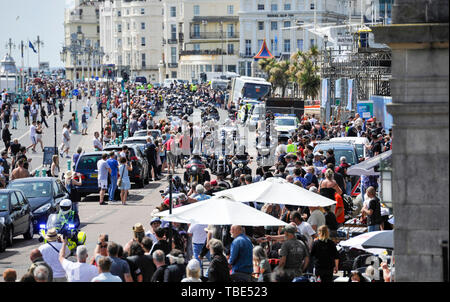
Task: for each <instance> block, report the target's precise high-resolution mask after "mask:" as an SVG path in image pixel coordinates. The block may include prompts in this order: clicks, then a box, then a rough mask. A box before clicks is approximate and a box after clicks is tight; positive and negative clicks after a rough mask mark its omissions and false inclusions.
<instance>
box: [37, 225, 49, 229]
mask: <svg viewBox="0 0 450 302" xmlns="http://www.w3.org/2000/svg"><path fill="white" fill-rule="evenodd" d="M46 227H47V226H46V225H45V224H40V225H39V229H41V230H45V228H46Z"/></svg>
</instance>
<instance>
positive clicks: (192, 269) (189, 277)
mask: <svg viewBox="0 0 450 302" xmlns="http://www.w3.org/2000/svg"><path fill="white" fill-rule="evenodd" d="M200 276H201V268H200V263H199V262H198V260H197V259H191V260H189V262H188V264H187V266H186V278H184V279H183V280H181V282H202V280H201V279H200Z"/></svg>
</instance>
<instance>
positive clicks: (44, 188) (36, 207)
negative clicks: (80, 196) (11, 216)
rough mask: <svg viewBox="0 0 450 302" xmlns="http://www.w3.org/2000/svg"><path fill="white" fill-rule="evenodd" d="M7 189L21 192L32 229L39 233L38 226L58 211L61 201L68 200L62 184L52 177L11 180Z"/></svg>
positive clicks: (67, 194)
mask: <svg viewBox="0 0 450 302" xmlns="http://www.w3.org/2000/svg"><path fill="white" fill-rule="evenodd" d="M7 188H8V189H15V190H21V191H22V192H23V194H24V195H25V197H26V198H27V199H28V201H29V202H30V206H31V211H32V212H33V229H34V232H35V233H38V232H39V225H40V224H45V223H46V222H47V218H48V216H49V215H50V214H52V213H57V212H58V211H59V203H60V202H61V200H63V199H66V198H69V192H67V190H66V188H65V187H64V184H63V183H62V182H61V181H60V180H59V179H57V178H54V177H27V178H20V179H16V180H12V181H10V182H9V184H8V186H7Z"/></svg>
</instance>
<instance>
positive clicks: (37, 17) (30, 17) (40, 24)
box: [0, 0, 74, 68]
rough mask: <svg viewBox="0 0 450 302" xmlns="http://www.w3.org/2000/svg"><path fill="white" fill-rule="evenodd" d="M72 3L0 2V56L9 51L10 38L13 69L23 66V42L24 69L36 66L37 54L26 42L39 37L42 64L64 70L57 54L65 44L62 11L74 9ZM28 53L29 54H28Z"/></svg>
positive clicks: (38, 0) (57, 0)
mask: <svg viewBox="0 0 450 302" xmlns="http://www.w3.org/2000/svg"><path fill="white" fill-rule="evenodd" d="M73 5H74V4H73V0H0V57H1V59H3V57H4V56H5V55H6V53H7V52H9V48H7V47H6V44H7V43H8V41H9V38H11V39H12V42H13V43H14V44H15V45H16V47H15V49H14V48H13V49H12V57H13V58H14V60H15V61H16V66H17V67H18V68H20V67H21V66H22V59H21V53H20V41H21V40H23V41H24V45H25V46H26V47H24V55H23V61H24V66H25V67H28V66H31V67H32V68H37V67H38V55H37V53H34V52H33V51H32V50H31V49H29V48H28V40H30V41H31V42H32V43H33V44H34V48H35V49H36V51H37V45H36V44H35V43H34V42H35V41H36V40H37V36H38V35H39V38H40V40H42V41H43V42H44V45H43V46H41V56H40V57H41V62H49V63H50V68H55V67H63V63H62V62H61V59H60V55H59V53H60V51H61V49H62V45H63V43H64V10H65V8H66V7H73ZM27 50H28V55H27Z"/></svg>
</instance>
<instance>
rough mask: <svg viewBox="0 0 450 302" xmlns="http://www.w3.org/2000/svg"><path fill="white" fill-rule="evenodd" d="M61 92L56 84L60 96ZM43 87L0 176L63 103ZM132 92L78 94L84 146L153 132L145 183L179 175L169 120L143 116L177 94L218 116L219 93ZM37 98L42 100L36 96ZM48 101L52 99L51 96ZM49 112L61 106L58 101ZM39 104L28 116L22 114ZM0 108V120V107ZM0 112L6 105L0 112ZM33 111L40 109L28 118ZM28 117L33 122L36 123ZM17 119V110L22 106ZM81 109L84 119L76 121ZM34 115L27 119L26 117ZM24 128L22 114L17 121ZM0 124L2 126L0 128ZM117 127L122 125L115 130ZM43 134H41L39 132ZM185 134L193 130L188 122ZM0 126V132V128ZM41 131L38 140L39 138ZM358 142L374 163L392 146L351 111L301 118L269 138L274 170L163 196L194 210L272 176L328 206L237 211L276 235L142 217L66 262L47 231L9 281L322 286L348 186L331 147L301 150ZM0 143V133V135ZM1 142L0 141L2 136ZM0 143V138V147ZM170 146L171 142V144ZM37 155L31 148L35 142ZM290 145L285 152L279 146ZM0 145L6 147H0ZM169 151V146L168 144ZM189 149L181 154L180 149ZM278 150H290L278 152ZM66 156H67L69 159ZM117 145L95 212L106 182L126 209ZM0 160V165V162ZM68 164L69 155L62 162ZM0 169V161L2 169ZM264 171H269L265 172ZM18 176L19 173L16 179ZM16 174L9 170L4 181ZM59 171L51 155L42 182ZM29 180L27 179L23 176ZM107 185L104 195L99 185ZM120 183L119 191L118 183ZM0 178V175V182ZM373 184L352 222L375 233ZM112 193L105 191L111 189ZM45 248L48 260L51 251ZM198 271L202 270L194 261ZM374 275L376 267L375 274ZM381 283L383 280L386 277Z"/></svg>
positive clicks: (179, 187) (60, 243)
mask: <svg viewBox="0 0 450 302" xmlns="http://www.w3.org/2000/svg"><path fill="white" fill-rule="evenodd" d="M108 85H109V84H108ZM61 86H62V87H61ZM61 86H56V87H50V88H48V87H47V88H44V89H43V91H45V92H47V91H50V94H49V95H45V98H44V99H45V100H47V104H48V106H47V110H48V113H46V112H45V109H43V108H44V107H43V101H42V99H41V97H40V96H39V93H41V94H42V91H39V89H38V90H37V94H36V95H33V97H30V100H31V102H28V100H27V104H28V103H30V104H29V106H30V108H29V109H27V110H28V111H27V112H29V113H31V115H32V120H31V123H30V121H29V118H28V125H30V128H31V127H33V130H32V131H31V133H33V134H30V135H33V137H34V139H32V142H33V144H32V145H31V146H28V147H25V146H20V144H19V147H17V144H18V143H17V141H16V140H15V141H13V142H12V143H11V144H9V145H8V146H7V150H8V151H5V152H4V153H2V157H3V156H4V155H5V156H7V155H8V152H9V153H10V154H11V155H12V157H13V164H12V166H14V163H15V164H16V165H17V168H15V169H14V170H13V171H12V173H11V179H14V178H18V177H19V175H20V177H28V176H30V175H27V176H23V175H25V174H26V173H25V171H27V167H26V166H25V165H26V163H27V158H26V156H25V153H26V152H27V150H28V149H29V148H31V149H32V151H33V152H34V151H35V147H36V145H37V144H38V143H39V139H38V135H39V134H41V135H42V129H43V126H42V125H43V124H44V125H46V122H45V117H46V116H47V115H48V114H50V113H51V112H52V110H53V112H56V103H58V102H57V100H60V99H61V98H63V95H64V97H65V96H67V95H68V93H67V92H65V91H68V90H70V89H72V88H73V87H71V86H67V87H68V90H65V88H66V86H64V85H61ZM138 87H139V86H138V85H128V86H127V87H126V90H127V91H124V90H122V89H121V87H120V85H115V86H113V87H112V89H111V87H108V86H107V85H106V84H103V85H98V86H94V85H91V90H90V91H87V87H86V86H81V90H82V93H81V94H80V95H81V97H82V98H84V99H85V100H86V106H85V107H87V108H88V110H87V109H86V110H83V112H84V114H85V115H92V116H94V115H96V117H95V118H98V116H99V115H103V116H102V118H104V125H105V127H104V132H103V133H98V132H95V133H94V139H93V149H94V150H99V151H102V150H103V148H104V147H105V146H106V145H107V144H108V143H111V142H114V141H117V139H118V138H119V137H121V136H122V137H123V134H124V132H126V131H128V133H129V136H133V134H134V133H135V132H136V131H138V130H152V129H159V130H160V131H161V134H162V135H161V136H160V137H158V138H156V139H154V138H152V137H151V136H148V138H147V145H146V146H145V150H146V154H145V155H146V157H147V160H148V162H149V166H150V169H149V178H150V179H152V180H153V179H154V180H155V181H157V180H161V179H162V178H163V176H164V175H163V174H166V173H169V172H172V173H173V174H176V172H178V171H177V170H176V168H177V167H179V166H181V167H183V156H182V155H174V154H173V153H172V151H173V150H172V149H171V148H173V146H174V140H175V137H176V135H177V134H179V133H180V132H181V127H180V124H179V122H178V121H176V120H171V119H169V118H160V119H159V120H158V119H157V118H156V117H155V115H156V113H157V112H158V111H159V110H161V109H162V108H163V106H164V103H165V101H167V100H168V99H170V98H173V97H174V96H177V95H182V96H183V97H189V98H193V99H194V100H195V101H198V102H213V103H215V104H216V105H217V106H219V107H223V108H224V107H225V106H224V103H225V95H224V94H223V93H218V92H215V91H213V90H211V89H210V88H209V87H208V85H198V86H197V85H196V86H195V88H194V89H193V86H192V85H191V86H189V85H181V86H174V87H172V88H171V89H167V88H157V87H152V88H151V89H148V90H146V91H142V90H141V89H138ZM44 94H45V93H44ZM53 94H55V98H53ZM94 99H95V100H96V107H97V113H96V114H95V113H93V110H92V106H93V104H92V102H91V100H94ZM59 104H63V102H62V101H59ZM37 105H39V106H40V107H34V109H32V108H33V106H37ZM3 108H4V107H3V106H2V112H3V113H2V116H3V117H4V116H5V115H4V110H3ZM5 108H6V110H8V109H7V107H5ZM37 108H40V109H37ZM39 110H40V114H41V121H38V120H37V113H36V112H38V111H39ZM24 111H25V108H24ZM88 111H89V112H88ZM33 112H34V113H33ZM25 119H27V114H26V113H25ZM4 120H5V126H6V125H7V123H6V119H5V118H4ZM82 124H83V125H82V127H83V128H82V134H87V132H86V130H87V127H86V121H85V120H83V121H82ZM72 126H73V125H70V122H69V123H67V124H65V125H64V129H65V130H64V131H63V143H62V145H61V146H60V156H61V157H63V155H64V153H66V157H68V158H70V156H69V150H70V129H71V127H72ZM127 126H128V127H127ZM47 127H48V126H47ZM189 127H190V130H191V133H192V127H193V124H192V123H190V124H189ZM5 129H6V128H5ZM39 132H41V133H39ZM344 136H358V137H367V138H368V140H369V142H370V145H368V146H367V148H368V150H369V153H370V156H375V155H378V154H380V153H382V152H385V151H387V150H389V149H391V148H392V132H389V133H386V132H385V130H384V129H383V127H382V125H381V123H377V122H376V121H375V120H373V119H372V120H369V121H367V120H364V119H362V118H361V117H360V116H359V115H358V114H356V115H355V116H354V117H350V118H349V119H348V120H347V121H345V122H341V121H335V122H330V123H328V124H326V123H321V122H320V121H319V120H317V119H316V118H315V116H314V115H312V116H307V115H305V116H304V118H303V119H302V120H301V123H300V125H299V127H298V129H297V131H296V132H295V133H294V134H293V135H292V136H291V137H290V138H289V140H287V141H279V144H278V147H277V148H276V150H275V154H274V156H275V159H274V160H275V165H274V166H273V167H272V169H269V167H264V168H263V167H258V168H257V169H256V171H254V172H253V171H252V173H249V174H244V173H243V171H242V170H239V169H238V170H237V172H236V171H235V172H236V173H234V174H233V175H231V179H226V178H225V177H224V176H223V175H220V174H219V175H217V177H216V179H212V180H209V181H205V182H203V183H193V184H191V185H190V187H187V186H186V185H185V184H183V183H182V181H181V178H180V177H179V176H175V177H174V192H175V193H180V194H179V195H178V197H177V198H178V201H179V202H180V205H181V206H182V205H184V204H189V203H193V202H201V201H202V200H206V199H209V198H211V197H212V196H213V194H214V193H215V192H218V191H221V190H225V189H228V188H231V187H236V186H245V185H250V184H252V183H255V182H258V181H263V180H266V179H268V178H270V177H279V178H283V179H286V180H287V181H288V182H290V183H293V184H295V185H298V186H300V187H302V188H305V189H307V190H310V191H312V192H315V193H317V194H320V195H323V196H325V197H327V198H330V199H332V200H335V201H336V205H335V206H331V207H327V208H319V207H294V206H290V205H278V204H261V203H257V202H249V203H248V205H249V206H252V207H254V208H256V209H258V210H261V211H263V212H265V213H267V214H269V215H272V216H274V217H276V218H278V219H280V220H282V221H285V222H286V223H288V225H287V226H286V227H248V226H239V225H232V226H217V225H196V224H191V225H188V224H180V223H173V224H172V229H170V228H169V224H168V223H167V222H165V221H163V220H161V219H159V218H151V219H149V220H150V228H149V229H148V230H147V231H146V230H145V227H144V226H143V225H142V224H141V223H137V224H136V225H134V226H133V228H132V230H133V237H132V238H131V240H130V241H129V242H127V243H126V244H125V245H124V247H122V245H120V244H119V243H117V242H113V241H109V238H108V236H107V235H105V234H102V235H100V236H99V238H98V243H97V246H96V248H95V250H94V251H93V255H92V257H89V255H88V250H87V248H86V246H84V245H81V246H78V247H77V249H76V259H77V260H76V262H71V261H68V260H67V259H66V256H67V255H68V253H69V251H68V249H67V242H66V240H65V239H64V238H63V237H61V236H59V235H58V234H57V232H56V230H49V231H48V232H47V235H46V241H47V242H46V243H45V244H43V245H42V246H41V247H40V248H39V249H35V250H33V251H32V252H31V254H30V261H31V262H32V264H31V267H30V269H29V270H28V272H27V273H26V274H25V275H24V276H22V278H21V281H24V282H26V281H38V282H46V281H54V282H58V281H69V282H83V281H84V282H86V281H98V282H99V281H103V282H200V281H203V282H204V281H209V282H227V281H236V282H241V281H244V282H248V281H260V282H262V281H274V282H282V281H287V282H291V281H297V282H301V281H305V280H309V279H310V278H313V279H315V280H320V281H322V282H331V281H333V275H335V274H336V273H337V272H338V270H339V261H340V256H339V253H338V249H337V247H336V243H335V241H336V240H334V239H333V238H336V237H337V236H338V229H339V227H341V226H342V225H343V224H344V222H345V219H346V211H345V203H344V198H345V197H346V196H345V195H350V191H351V189H352V188H351V185H350V179H349V176H348V175H347V173H346V172H347V169H348V168H349V164H348V163H347V161H346V158H345V157H342V158H340V161H339V162H336V160H335V157H334V153H333V150H332V149H330V150H328V151H326V153H325V154H324V153H323V152H316V153H313V150H314V147H315V145H316V144H317V143H318V142H319V141H321V140H328V139H330V138H333V137H344ZM2 138H3V135H2ZM6 138H7V135H6ZM3 140H4V141H5V139H4V138H3ZM180 142H181V141H180ZM40 143H41V147H42V140H41V141H40ZM292 145H294V146H295V149H294V150H295V151H294V152H292V148H291V147H289V148H288V146H292ZM5 146H6V142H5ZM179 147H181V146H179ZM191 149H192V145H191ZM288 149H289V151H290V152H288ZM79 151H80V152H78V151H77V153H76V154H75V155H74V156H76V155H77V154H78V156H79V154H80V153H81V150H79ZM126 152H127V150H126V148H125V149H124V150H122V152H121V153H120V154H119V156H116V154H115V153H114V152H112V153H109V154H107V153H105V154H103V156H102V159H101V160H100V161H99V162H98V171H99V177H98V178H99V188H100V204H104V203H105V201H104V198H105V195H106V192H107V191H108V190H110V191H109V194H108V196H109V198H110V200H114V194H113V193H112V192H114V191H115V185H118V188H119V189H120V190H121V202H122V204H124V205H125V204H126V202H127V193H128V190H129V189H130V181H129V177H128V175H127V174H128V171H131V169H132V166H131V165H130V163H129V161H128V160H127V154H126ZM5 162H6V161H5V160H3V162H2V163H3V169H2V165H1V164H0V175H4V176H8V175H9V169H6V168H5ZM0 163H1V162H0ZM75 163H76V159H75V158H74V164H75ZM6 164H7V162H6ZM273 168H274V169H273ZM17 169H22V170H17ZM14 171H16V173H14ZM59 172H60V168H59V158H58V156H55V157H54V158H53V164H52V171H51V173H52V175H53V176H58V175H59ZM28 173H29V172H28ZM108 178H110V181H109V183H110V184H109V187H108ZM119 178H120V183H118V179H119ZM0 180H1V178H0ZM377 189H378V180H377V178H376V177H366V178H365V179H363V186H362V190H363V192H362V194H364V195H365V198H364V205H363V206H362V208H361V214H362V215H361V221H362V222H363V223H364V224H366V225H367V226H368V231H369V232H370V231H375V230H380V229H385V227H386V225H385V221H383V220H382V218H381V212H382V209H381V208H382V206H381V203H380V199H379V198H378V197H377ZM111 190H112V191H111ZM167 208H168V204H167V202H163V203H161V206H159V207H158V208H157V209H155V210H154V212H153V213H152V214H155V213H156V212H158V211H162V210H165V209H167ZM55 250H57V251H58V253H55ZM206 263H208V264H206ZM381 266H382V269H383V272H384V280H385V281H389V280H391V272H390V268H389V266H388V265H387V264H386V263H382V265H381ZM377 269H378V268H377ZM14 273H15V271H14V270H13V269H8V270H6V271H5V272H4V275H3V276H4V279H5V281H8V280H9V281H11V280H16V279H17V276H16V275H15V274H14ZM392 279H393V277H392ZM366 280H367V277H366V276H362V275H361V274H360V273H359V272H356V271H355V272H352V275H351V277H350V278H349V281H361V282H363V281H366Z"/></svg>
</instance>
